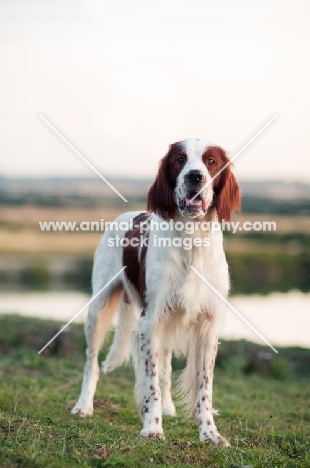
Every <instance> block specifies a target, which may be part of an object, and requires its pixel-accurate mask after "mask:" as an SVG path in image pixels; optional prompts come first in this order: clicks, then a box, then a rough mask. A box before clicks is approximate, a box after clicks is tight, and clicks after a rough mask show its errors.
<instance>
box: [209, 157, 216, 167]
mask: <svg viewBox="0 0 310 468" xmlns="http://www.w3.org/2000/svg"><path fill="white" fill-rule="evenodd" d="M214 163H215V161H214V159H213V158H209V159H208V164H210V166H211V165H212V164H214Z"/></svg>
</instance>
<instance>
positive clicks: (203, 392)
mask: <svg viewBox="0 0 310 468" xmlns="http://www.w3.org/2000/svg"><path fill="white" fill-rule="evenodd" d="M217 346H218V337H217V333H216V332H214V330H212V327H211V330H209V332H208V333H207V336H206V337H203V338H202V340H201V341H200V346H199V348H200V349H199V350H198V363H197V364H198V366H197V374H198V375H197V377H198V385H197V387H198V389H199V390H198V394H197V398H196V408H195V417H196V419H197V421H198V424H199V438H200V440H201V441H202V442H212V443H213V444H215V445H220V446H225V447H229V446H230V444H229V442H228V441H227V440H226V439H225V438H224V437H222V436H221V435H220V434H219V432H218V430H217V428H216V425H215V422H214V419H213V408H212V387H213V371H214V363H215V357H216V353H217Z"/></svg>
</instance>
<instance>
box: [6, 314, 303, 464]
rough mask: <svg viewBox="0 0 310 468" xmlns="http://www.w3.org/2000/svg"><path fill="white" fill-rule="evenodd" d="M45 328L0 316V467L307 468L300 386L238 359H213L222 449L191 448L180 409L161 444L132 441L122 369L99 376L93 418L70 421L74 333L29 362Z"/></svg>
mask: <svg viewBox="0 0 310 468" xmlns="http://www.w3.org/2000/svg"><path fill="white" fill-rule="evenodd" d="M54 331H55V324H53V323H52V322H47V321H41V320H35V319H20V318H18V317H5V316H4V317H2V318H0V350H1V367H0V376H1V387H0V466H1V468H2V467H3V468H11V467H29V468H37V467H55V468H56V467H75V466H76V467H78V466H79V467H135V468H138V467H152V466H158V467H166V466H175V467H191V466H197V467H212V468H222V467H223V468H226V467H227V468H228V467H229V468H233V467H244V468H245V467H253V468H254V467H262V468H267V467H279V468H286V467H287V468H294V467H309V466H310V452H309V449H310V444H309V438H310V408H309V401H310V380H308V379H306V378H303V377H296V376H295V377H293V376H292V375H287V376H286V377H285V376H283V375H282V377H281V380H276V379H272V378H270V377H269V378H263V377H260V376H258V375H255V374H252V375H247V376H245V375H244V374H243V373H242V372H241V370H240V369H239V370H238V368H237V366H235V367H234V365H233V363H234V362H237V361H238V360H240V357H241V356H240V355H239V356H236V360H234V359H233V357H232V356H230V360H229V361H228V365H226V366H225V365H223V362H222V361H223V357H221V367H217V368H216V373H215V385H214V407H215V408H219V409H220V415H219V416H217V417H216V421H217V425H218V429H219V431H220V432H221V433H222V434H223V435H224V436H225V437H227V438H228V439H229V440H230V442H231V444H232V447H231V448H229V449H224V448H216V447H214V446H211V445H207V444H202V443H200V442H199V439H198V429H197V425H196V423H195V421H194V420H192V419H185V417H184V415H183V412H182V409H181V408H179V409H178V416H177V418H170V417H164V431H165V436H166V440H164V441H154V440H145V439H140V438H139V432H140V430H141V421H140V419H139V416H138V414H137V412H136V408H135V402H134V398H133V386H134V373H133V369H132V367H131V366H126V367H122V368H119V369H118V370H116V371H114V372H113V373H112V374H110V375H108V376H101V379H100V381H99V384H98V388H97V393H96V400H95V412H94V416H93V417H91V418H87V419H81V418H78V417H76V416H73V415H71V414H70V409H71V408H72V406H73V405H74V403H75V401H76V399H77V397H78V394H79V390H80V384H81V379H82V372H83V366H84V342H83V341H84V340H83V334H82V326H81V325H74V326H71V329H70V330H69V332H68V333H67V334H66V339H67V338H68V339H67V345H66V346H64V345H63V349H60V350H59V349H56V348H54V349H52V351H53V353H57V352H58V355H55V354H52V353H51V354H48V353H46V354H44V355H38V354H37V350H38V349H40V346H41V345H43V344H44V343H45V340H46V339H47V338H49V337H50V336H51V335H52V334H53V333H54ZM105 352H106V348H105V349H104V350H103V351H102V357H103V355H104V353H105ZM230 363H231V364H230ZM178 372H179V371H175V372H174V379H176V378H177V376H178Z"/></svg>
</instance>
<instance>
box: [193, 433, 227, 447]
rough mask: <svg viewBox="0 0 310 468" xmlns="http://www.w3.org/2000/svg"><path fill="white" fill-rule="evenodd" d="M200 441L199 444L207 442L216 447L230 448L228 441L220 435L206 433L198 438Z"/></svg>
mask: <svg viewBox="0 0 310 468" xmlns="http://www.w3.org/2000/svg"><path fill="white" fill-rule="evenodd" d="M200 441H201V442H209V443H211V444H213V445H216V446H217V447H230V443H229V442H228V440H226V439H225V437H222V436H221V435H220V434H216V435H215V434H208V433H203V434H202V435H201V436H200Z"/></svg>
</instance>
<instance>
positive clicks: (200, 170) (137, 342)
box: [72, 139, 240, 446]
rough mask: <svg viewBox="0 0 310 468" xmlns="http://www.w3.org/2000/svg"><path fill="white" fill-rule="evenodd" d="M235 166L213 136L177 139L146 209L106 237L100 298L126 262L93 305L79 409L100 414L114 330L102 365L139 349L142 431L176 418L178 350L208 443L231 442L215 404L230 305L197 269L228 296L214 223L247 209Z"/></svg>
mask: <svg viewBox="0 0 310 468" xmlns="http://www.w3.org/2000/svg"><path fill="white" fill-rule="evenodd" d="M228 162H229V159H228V157H227V156H226V154H225V152H224V151H223V149H221V148H220V147H218V146H214V145H211V144H210V143H208V142H207V141H205V140H196V139H188V140H184V141H181V142H178V143H174V144H172V145H171V146H170V148H169V151H168V153H167V155H166V156H165V157H164V158H163V159H162V160H161V163H160V167H159V171H158V175H157V177H156V179H155V181H154V183H153V185H152V186H151V188H150V190H149V193H148V211H147V212H145V213H141V212H131V213H126V214H124V215H121V216H119V217H118V218H117V219H116V220H115V222H114V223H112V226H111V227H110V228H109V229H108V230H107V231H106V232H105V233H104V235H103V237H102V239H101V242H100V244H99V246H98V248H97V251H96V254H95V259H94V269H93V294H94V296H95V295H96V294H97V293H98V292H99V291H100V289H102V288H103V287H104V286H105V285H106V284H107V283H108V282H109V280H110V279H111V278H112V277H113V276H114V275H116V274H117V272H119V271H120V270H121V268H122V267H126V268H125V269H124V270H123V271H122V272H121V274H119V275H118V276H117V277H116V278H115V279H114V281H113V282H112V283H111V284H109V286H108V287H107V288H106V289H104V290H103V291H102V293H100V294H99V295H98V296H97V297H96V298H95V299H94V300H93V302H92V303H91V305H90V307H89V312H88V317H87V320H86V324H85V335H86V340H87V346H88V348H87V353H86V354H87V360H86V366H85V371H84V379H83V385H82V391H81V395H80V397H79V400H78V402H77V404H76V405H75V407H74V408H73V410H72V413H78V414H79V415H80V416H87V415H91V414H92V412H93V398H94V393H95V389H96V384H97V380H98V378H99V366H98V352H99V349H100V347H101V345H102V343H103V339H104V337H105V335H106V333H107V332H108V330H109V329H110V328H111V327H112V326H114V327H115V335H114V342H113V344H112V346H111V348H110V350H109V353H108V355H107V357H106V359H105V361H104V362H103V364H102V370H103V373H107V372H110V371H112V370H113V369H114V368H115V367H117V366H119V365H121V364H122V363H123V362H124V361H127V360H128V359H129V358H130V355H132V357H133V360H134V364H135V373H136V385H135V397H136V402H137V406H138V411H139V413H140V415H141V417H142V419H143V428H142V431H141V436H143V437H155V438H163V437H164V433H163V429H162V415H163V414H167V415H170V416H174V415H175V414H176V411H175V406H174V403H173V400H172V397H171V356H172V353H175V354H176V355H182V354H183V355H185V356H186V358H187V364H186V368H185V369H184V371H183V373H182V376H181V378H180V382H179V389H180V390H181V392H182V395H183V402H184V403H185V404H186V406H187V409H188V412H189V413H191V414H192V415H193V416H194V417H195V418H196V420H197V422H198V425H199V435H200V440H201V441H205V442H212V443H213V444H215V445H222V446H228V445H229V443H228V441H227V440H226V439H225V438H224V437H222V436H221V435H220V434H219V432H218V430H217V428H216V425H215V422H214V418H213V414H214V410H213V408H212V382H213V368H214V362H215V357H216V353H217V346H218V323H219V319H220V318H221V316H222V315H223V310H224V309H225V304H224V303H223V301H222V300H221V298H220V297H219V296H218V295H216V294H214V292H213V291H212V289H211V288H209V287H208V285H206V284H205V283H204V282H203V281H202V280H201V278H199V277H198V276H197V274H196V273H195V271H194V270H193V269H192V268H190V267H191V266H192V267H194V268H195V269H196V270H198V271H199V273H200V274H201V275H203V276H204V277H205V278H206V280H207V281H208V282H209V283H210V284H212V286H213V287H214V288H216V289H217V291H218V292H219V293H220V294H221V295H222V296H224V297H227V295H228V291H229V274H228V266H227V262H226V258H225V254H224V250H223V235H222V231H221V230H213V229H212V228H211V226H212V222H215V221H217V220H218V221H219V222H221V221H223V220H225V221H229V218H230V213H231V212H232V211H233V210H236V209H239V207H240V190H239V186H238V184H237V182H236V179H235V176H234V175H233V173H232V171H231V167H230V165H228V166H227V167H226V168H225V169H224V170H223V171H222V172H220V173H219V171H221V169H222V168H223V167H224V166H225V165H226V164H227V163H228ZM218 173H219V174H218ZM128 226H129V227H128ZM190 226H191V228H190ZM182 227H183V228H184V229H183V228H182Z"/></svg>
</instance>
